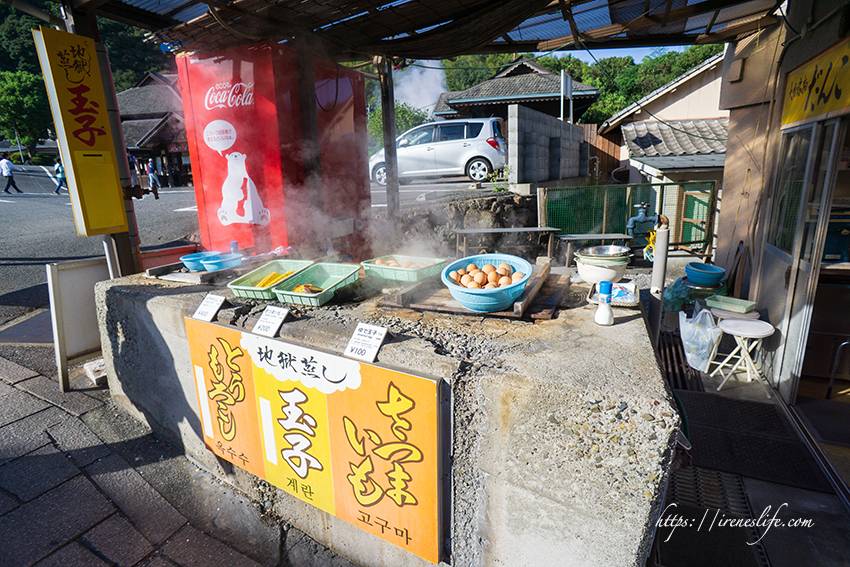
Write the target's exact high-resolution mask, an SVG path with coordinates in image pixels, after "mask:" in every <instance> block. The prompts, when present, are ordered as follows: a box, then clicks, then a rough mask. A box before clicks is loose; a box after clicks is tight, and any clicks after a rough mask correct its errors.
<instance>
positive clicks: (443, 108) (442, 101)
mask: <svg viewBox="0 0 850 567" xmlns="http://www.w3.org/2000/svg"><path fill="white" fill-rule="evenodd" d="M458 92H459V91H450V92H447V93H440V98H438V99H437V104H436V105H435V106H434V114H439V113H441V112H455V110H454V109H453V108H452V107H451V106H449V103H448V102H446V101H448V100H451V99H453V98H454V97H455V95H456V94H458Z"/></svg>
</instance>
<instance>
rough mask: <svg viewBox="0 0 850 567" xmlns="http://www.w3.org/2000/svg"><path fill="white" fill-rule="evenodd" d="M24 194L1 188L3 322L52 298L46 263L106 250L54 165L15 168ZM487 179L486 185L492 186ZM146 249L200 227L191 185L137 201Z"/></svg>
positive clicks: (459, 184) (412, 190) (415, 192)
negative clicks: (78, 217)
mask: <svg viewBox="0 0 850 567" xmlns="http://www.w3.org/2000/svg"><path fill="white" fill-rule="evenodd" d="M15 181H16V182H17V184H18V187H20V188H21V190H23V191H24V193H23V194H18V193H14V192H13V193H12V194H11V195H7V194H5V193H2V192H0V326H2V325H4V324H6V323H8V322H9V321H11V320H13V319H15V318H17V317H20V316H21V315H24V314H26V313H27V312H29V311H32V310H33V309H37V308H39V307H44V306H46V305H47V304H48V296H47V277H46V275H45V268H44V265H45V264H46V263H49V262H62V261H67V260H77V259H82V258H89V257H93V256H102V255H103V238H102V237H100V236H95V237H79V236H77V232H76V228H75V226H74V217H73V213H72V211H71V201H70V199H69V198H68V194H67V192H66V191H64V190H63V192H62V195H60V196H57V195H55V194H54V193H53V189H54V188H55V186H56V184H55V181H54V180H53V176H52V168H48V167H41V166H25V167H24V171H23V172H15ZM470 185H471V182H470V181H469V180H468V179H467V178H465V177H454V178H445V179H428V180H421V181H416V182H414V183H411V184H409V185H404V186H402V187H401V188H400V195H399V196H400V200H401V203H402V204H404V203H410V202H413V201H415V200H416V198H417V197H419V196H420V195H422V194H424V193H428V194H430V195H432V196H436V197H439V196H443V195H448V194H451V193H458V192H463V191H467V190H469V187H470ZM488 186H489V185H488V184H485V185H484V187H488ZM371 192H372V207H373V209H374V210H376V211H378V210H381V209H382V208H385V207H386V191H385V190H384V188H383V187H380V186H378V185H375V184H373V185H372V187H371ZM134 206H135V210H136V220H137V223H138V226H139V234H140V239H141V245H142V249H143V250H144V249H148V248H155V247H162V246H169V245H172V246H174V245H179V244H186V243H187V242H188V241H187V240H186V239H187V237H188V236H189V235H191V234H192V233H193V232H195V231H196V230H197V229H198V217H197V209H196V205H195V196H194V192H193V190H192V189H191V188H185V187H184V188H177V189H164V190H163V191H162V192H161V193H160V199H159V200H155V199H154V198H153V197H152V196H150V195H148V196H146V197H145V198H144V199H142V200H136V201H134Z"/></svg>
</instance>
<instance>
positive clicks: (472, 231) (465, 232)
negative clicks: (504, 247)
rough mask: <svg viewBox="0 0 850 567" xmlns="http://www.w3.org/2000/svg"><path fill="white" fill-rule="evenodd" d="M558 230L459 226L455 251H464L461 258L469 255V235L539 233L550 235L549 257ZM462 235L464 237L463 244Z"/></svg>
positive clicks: (530, 227) (547, 252)
mask: <svg viewBox="0 0 850 567" xmlns="http://www.w3.org/2000/svg"><path fill="white" fill-rule="evenodd" d="M558 231H559V229H557V228H552V227H551V226H518V227H515V228H459V229H457V230H455V231H454V232H455V234H456V235H457V243H456V246H455V253H461V252H462V254H461V255H460V257H461V258H463V257H465V256H468V254H467V243H466V239H467V237H468V236H469V235H476V234H478V235H480V234H523V233H537V234H548V235H549V243H548V244H547V246H546V256H547V257H548V258H551V257H552V254H553V253H554V251H555V233H556V232H558ZM461 237H463V244H461Z"/></svg>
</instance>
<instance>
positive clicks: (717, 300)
mask: <svg viewBox="0 0 850 567" xmlns="http://www.w3.org/2000/svg"><path fill="white" fill-rule="evenodd" d="M705 304H706V305H708V306H709V307H714V308H715V309H723V310H725V311H732V312H734V313H749V312H750V311H752V310H753V309H755V308H756V302H755V301H747V300H746V299H736V298H734V297H726V296H725V295H712V296H710V297H706V298H705Z"/></svg>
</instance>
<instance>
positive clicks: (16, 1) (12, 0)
mask: <svg viewBox="0 0 850 567" xmlns="http://www.w3.org/2000/svg"><path fill="white" fill-rule="evenodd" d="M0 2H2V3H3V4H6V5H7V6H11V7H12V8H14V9H15V10H18V11H19V12H23V13H24V14H28V15H30V16H32V17H33V18H36V19H38V20H41V21H42V22H47V23H48V24H50V25H51V26H56V27H59V28H62V29H65V20H63V19H62V18H59V17H57V16H54V15H53V14H48V13H47V12H45V11H44V10H39V9H38V8H36V7H35V6H31V5H30V4H27V3H26V2H21V1H20V0H0Z"/></svg>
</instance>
